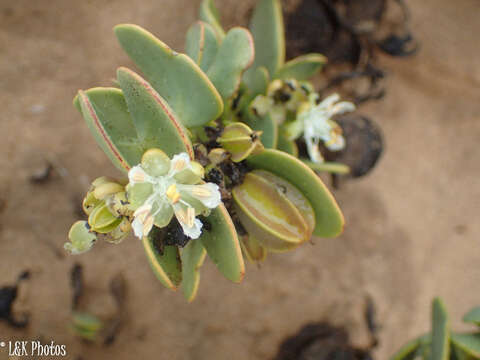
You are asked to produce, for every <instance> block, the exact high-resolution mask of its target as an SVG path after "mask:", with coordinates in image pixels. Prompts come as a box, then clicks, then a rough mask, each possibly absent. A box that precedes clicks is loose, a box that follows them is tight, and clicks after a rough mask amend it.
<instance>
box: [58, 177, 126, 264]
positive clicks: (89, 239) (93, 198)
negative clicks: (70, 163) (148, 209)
mask: <svg viewBox="0 0 480 360" xmlns="http://www.w3.org/2000/svg"><path fill="white" fill-rule="evenodd" d="M125 185H126V184H125V183H124V182H123V183H122V182H118V181H115V180H112V179H109V178H107V177H105V176H102V177H99V178H98V179H96V180H94V181H93V183H92V185H91V186H90V189H89V191H88V192H87V195H86V196H85V198H84V200H83V203H82V207H83V211H84V212H85V214H86V215H87V216H88V221H77V222H76V223H75V224H74V226H72V229H71V230H70V234H69V238H70V242H69V243H66V244H65V249H66V250H68V251H69V252H71V253H72V254H80V253H82V252H85V251H87V250H89V249H90V248H91V247H92V246H93V244H94V243H95V241H96V240H97V238H98V237H102V238H103V239H104V240H106V241H108V242H111V243H119V242H120V241H122V240H123V239H124V238H125V237H126V236H127V235H128V233H129V232H130V230H131V225H130V219H131V215H132V211H131V209H130V208H129V202H128V200H127V195H126V192H125Z"/></svg>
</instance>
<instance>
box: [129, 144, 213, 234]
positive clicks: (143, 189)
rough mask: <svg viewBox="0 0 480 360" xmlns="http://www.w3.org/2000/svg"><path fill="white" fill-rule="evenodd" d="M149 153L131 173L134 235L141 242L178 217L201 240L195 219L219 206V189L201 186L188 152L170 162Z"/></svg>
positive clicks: (165, 158)
mask: <svg viewBox="0 0 480 360" xmlns="http://www.w3.org/2000/svg"><path fill="white" fill-rule="evenodd" d="M149 152H150V153H148V152H147V153H148V154H149V155H150V156H147V159H146V160H145V158H146V156H145V155H144V157H143V158H142V163H141V164H140V165H137V166H134V167H132V168H131V169H130V171H129V173H128V178H129V184H128V186H127V191H128V196H129V201H130V203H131V205H132V206H133V207H134V208H136V210H135V212H134V214H133V216H134V220H133V222H132V228H133V231H134V233H135V235H136V236H137V237H139V238H140V239H141V238H143V237H144V236H147V235H148V234H149V233H150V230H151V229H152V227H153V225H155V226H158V227H164V226H167V225H168V224H169V223H170V221H171V219H172V217H173V216H174V215H175V217H176V218H177V220H178V222H179V223H180V225H181V226H182V229H183V232H184V233H185V235H187V236H188V237H190V238H192V239H196V238H198V237H199V236H200V235H201V230H202V222H201V221H200V220H198V219H197V218H196V216H197V215H199V214H202V213H206V212H208V211H209V209H214V208H216V207H217V206H218V205H220V203H221V196H220V191H219V188H218V186H217V185H216V184H213V183H203V184H199V182H201V177H199V176H198V173H197V169H198V168H197V167H195V166H193V165H194V163H192V162H191V161H190V157H189V156H188V154H186V153H181V154H178V155H175V156H174V157H173V159H172V160H171V161H170V160H169V159H168V157H166V156H165V154H163V153H160V154H159V152H160V150H158V149H154V150H153V151H152V150H149ZM147 153H146V154H147ZM152 154H153V155H152ZM146 169H149V171H147V170H146ZM159 169H160V170H159ZM202 171H203V169H202ZM153 174H155V175H153Z"/></svg>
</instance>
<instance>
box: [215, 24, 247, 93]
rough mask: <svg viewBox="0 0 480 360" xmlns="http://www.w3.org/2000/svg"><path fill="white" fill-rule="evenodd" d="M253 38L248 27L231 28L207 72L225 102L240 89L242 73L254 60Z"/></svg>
mask: <svg viewBox="0 0 480 360" xmlns="http://www.w3.org/2000/svg"><path fill="white" fill-rule="evenodd" d="M254 57H255V51H254V48H253V38H252V35H251V34H250V32H249V31H248V30H247V29H243V28H240V27H236V28H233V29H231V30H230V31H229V32H228V33H227V35H226V36H225V38H224V39H223V42H222V44H221V45H220V48H219V50H218V53H217V56H216V57H215V61H214V62H213V64H212V66H211V67H210V69H209V70H208V72H207V75H208V77H209V78H210V80H211V81H212V83H213V84H214V85H215V87H216V88H217V90H218V92H219V93H220V95H222V98H223V100H224V102H225V101H226V100H228V99H230V98H231V97H232V96H233V95H234V94H235V93H236V91H237V90H238V87H239V86H240V82H241V79H242V74H243V72H244V71H245V69H247V68H248V67H249V66H250V65H251V64H252V62H253V59H254Z"/></svg>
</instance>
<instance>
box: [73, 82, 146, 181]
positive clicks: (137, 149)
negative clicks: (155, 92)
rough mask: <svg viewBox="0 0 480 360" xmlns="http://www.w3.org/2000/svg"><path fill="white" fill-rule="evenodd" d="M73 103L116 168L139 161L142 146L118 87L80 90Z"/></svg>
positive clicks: (126, 169)
mask: <svg viewBox="0 0 480 360" xmlns="http://www.w3.org/2000/svg"><path fill="white" fill-rule="evenodd" d="M73 104H74V105H75V107H76V108H77V109H78V110H79V111H80V112H81V113H82V115H83V117H84V119H85V121H86V123H87V127H88V128H89V129H90V131H91V132H92V134H93V136H94V138H95V140H96V141H97V143H98V144H99V145H100V147H101V148H102V150H103V151H104V152H105V154H106V155H107V156H108V157H109V159H110V160H111V161H112V163H113V164H114V165H115V166H116V167H117V168H118V169H120V170H122V171H124V172H126V171H128V170H129V169H130V168H131V167H132V166H134V165H136V164H138V163H139V162H140V159H141V157H142V154H143V152H144V151H145V148H144V146H143V144H142V143H141V142H140V141H139V139H138V137H137V131H136V130H135V127H134V125H133V121H132V118H131V117H130V114H129V113H128V109H127V104H126V102H125V98H124V97H123V94H122V91H121V90H119V89H116V88H93V89H89V90H87V91H82V90H80V91H79V92H78V95H77V96H76V97H75V99H74V100H73Z"/></svg>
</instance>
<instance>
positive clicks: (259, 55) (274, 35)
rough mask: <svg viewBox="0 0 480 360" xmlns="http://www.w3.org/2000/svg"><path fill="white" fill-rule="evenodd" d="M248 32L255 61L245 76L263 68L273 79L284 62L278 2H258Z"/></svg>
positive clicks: (261, 0)
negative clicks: (253, 45)
mask: <svg viewBox="0 0 480 360" xmlns="http://www.w3.org/2000/svg"><path fill="white" fill-rule="evenodd" d="M250 31H251V32H252V34H253V38H254V41H255V61H254V63H253V66H252V68H251V70H248V71H247V72H246V73H245V76H246V78H249V77H252V76H254V75H255V70H256V69H257V68H258V67H260V66H264V67H265V68H266V69H267V70H268V72H269V74H270V76H271V77H273V76H274V75H275V74H276V73H277V70H278V69H279V68H280V67H281V66H282V65H283V64H284V62H285V35H284V26H283V15H282V9H281V6H280V2H279V1H278V0H260V2H259V3H258V4H257V6H256V8H255V10H254V12H253V17H252V21H251V23H250ZM246 82H247V84H248V83H251V80H246Z"/></svg>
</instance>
